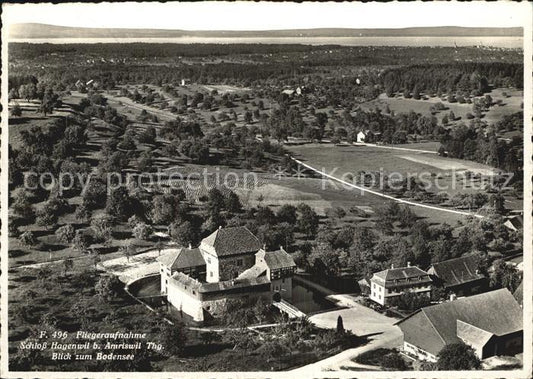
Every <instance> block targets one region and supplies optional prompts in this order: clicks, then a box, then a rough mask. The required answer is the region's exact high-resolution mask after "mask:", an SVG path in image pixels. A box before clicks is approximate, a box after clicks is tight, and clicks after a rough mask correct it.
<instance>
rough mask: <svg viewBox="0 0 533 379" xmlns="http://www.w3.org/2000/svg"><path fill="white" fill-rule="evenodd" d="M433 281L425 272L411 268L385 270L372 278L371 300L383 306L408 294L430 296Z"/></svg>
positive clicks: (408, 266)
mask: <svg viewBox="0 0 533 379" xmlns="http://www.w3.org/2000/svg"><path fill="white" fill-rule="evenodd" d="M431 285H432V280H431V278H430V277H429V274H428V273H427V272H425V271H424V270H422V269H420V268H418V267H416V266H411V264H410V263H408V264H407V267H398V268H394V266H392V267H391V268H390V269H387V270H383V271H380V272H376V273H374V275H372V277H371V278H370V296H369V298H370V300H373V301H375V302H376V303H378V304H381V305H387V304H390V301H391V300H392V299H394V298H396V297H398V296H400V295H402V294H404V293H406V292H414V293H417V294H421V295H422V294H423V295H426V296H430V294H431Z"/></svg>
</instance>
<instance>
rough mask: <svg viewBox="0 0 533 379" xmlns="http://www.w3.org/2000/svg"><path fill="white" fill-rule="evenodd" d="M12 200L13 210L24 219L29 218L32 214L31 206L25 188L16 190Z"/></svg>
mask: <svg viewBox="0 0 533 379" xmlns="http://www.w3.org/2000/svg"><path fill="white" fill-rule="evenodd" d="M14 198H15V200H14V202H13V205H12V208H13V211H14V212H15V213H16V214H18V215H19V216H20V217H22V218H24V219H30V218H32V217H33V215H34V211H33V206H32V205H31V203H30V200H29V198H28V194H27V192H26V191H25V190H23V189H20V190H19V191H17V192H16V194H15V196H14Z"/></svg>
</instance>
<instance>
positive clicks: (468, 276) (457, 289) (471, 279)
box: [428, 254, 488, 296]
mask: <svg viewBox="0 0 533 379" xmlns="http://www.w3.org/2000/svg"><path fill="white" fill-rule="evenodd" d="M479 261H480V256H479V255H477V254H474V255H466V256H463V257H459V258H454V259H448V260H446V261H442V262H438V263H434V264H433V265H431V267H430V268H429V269H428V274H430V275H431V278H432V279H433V282H434V283H435V285H437V286H442V287H444V288H445V289H446V290H447V291H449V292H453V293H454V294H455V295H457V296H468V295H472V294H476V293H480V292H483V291H486V290H487V289H488V279H487V277H486V276H485V275H483V274H482V273H481V272H480V270H479Z"/></svg>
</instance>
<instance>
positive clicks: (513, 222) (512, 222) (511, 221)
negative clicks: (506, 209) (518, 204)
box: [503, 215, 524, 232]
mask: <svg viewBox="0 0 533 379" xmlns="http://www.w3.org/2000/svg"><path fill="white" fill-rule="evenodd" d="M503 225H505V226H506V227H507V228H509V229H511V230H513V231H515V232H516V231H518V230H522V229H523V228H524V218H523V217H522V215H516V216H511V217H509V218H507V220H506V221H505V222H504V223H503Z"/></svg>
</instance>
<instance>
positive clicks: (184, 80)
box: [181, 79, 191, 86]
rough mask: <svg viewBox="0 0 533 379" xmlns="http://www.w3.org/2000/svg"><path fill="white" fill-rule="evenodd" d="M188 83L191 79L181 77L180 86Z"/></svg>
mask: <svg viewBox="0 0 533 379" xmlns="http://www.w3.org/2000/svg"><path fill="white" fill-rule="evenodd" d="M189 84H191V80H190V79H181V85H182V86H188V85H189Z"/></svg>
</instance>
